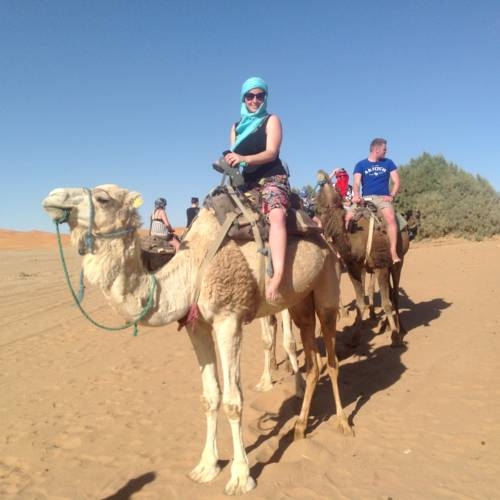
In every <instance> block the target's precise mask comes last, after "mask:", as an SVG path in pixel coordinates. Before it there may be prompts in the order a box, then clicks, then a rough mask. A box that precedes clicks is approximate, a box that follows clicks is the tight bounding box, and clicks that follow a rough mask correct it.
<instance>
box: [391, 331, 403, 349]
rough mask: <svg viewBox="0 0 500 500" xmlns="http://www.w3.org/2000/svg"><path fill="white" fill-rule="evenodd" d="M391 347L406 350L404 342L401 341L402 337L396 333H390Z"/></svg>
mask: <svg viewBox="0 0 500 500" xmlns="http://www.w3.org/2000/svg"><path fill="white" fill-rule="evenodd" d="M391 340H392V343H391V347H399V348H404V349H406V342H405V341H404V340H403V335H402V334H401V333H398V332H392V335H391Z"/></svg>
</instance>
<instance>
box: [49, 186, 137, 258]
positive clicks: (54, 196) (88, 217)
mask: <svg viewBox="0 0 500 500" xmlns="http://www.w3.org/2000/svg"><path fill="white" fill-rule="evenodd" d="M141 204H142V198H141V195H140V194H139V193H137V192H134V191H128V190H126V189H123V188H120V187H118V186H116V185H114V184H103V185H101V186H97V187H95V188H93V189H87V188H57V189H54V190H53V191H51V192H50V193H49V195H48V196H47V197H46V198H45V199H44V200H43V202H42V206H43V208H44V210H45V211H46V212H47V213H48V214H49V216H50V217H51V218H52V220H53V221H54V222H59V223H62V222H67V223H68V225H69V227H70V230H71V239H72V241H73V243H74V244H76V245H77V246H78V247H79V248H80V250H81V249H82V242H83V241H84V240H85V238H86V237H87V238H88V236H89V235H90V236H92V237H103V238H109V237H110V236H113V235H123V234H127V233H132V232H135V231H136V230H137V229H138V228H139V227H140V226H141V220H140V216H139V214H138V212H137V208H138V207H139V206H140V205H141Z"/></svg>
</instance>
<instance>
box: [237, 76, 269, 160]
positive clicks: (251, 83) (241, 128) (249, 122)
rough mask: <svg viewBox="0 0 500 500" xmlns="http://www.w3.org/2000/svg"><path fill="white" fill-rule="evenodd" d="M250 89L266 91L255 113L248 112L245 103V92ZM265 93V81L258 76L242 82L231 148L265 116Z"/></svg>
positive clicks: (255, 127) (244, 137) (256, 126)
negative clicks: (237, 119) (238, 114)
mask: <svg viewBox="0 0 500 500" xmlns="http://www.w3.org/2000/svg"><path fill="white" fill-rule="evenodd" d="M252 89H262V90H263V91H264V92H265V93H266V97H265V98H264V101H263V102H262V104H261V105H260V108H259V109H258V110H257V111H256V112H255V113H250V112H249V111H248V109H247V106H246V104H245V97H244V96H245V94H246V93H247V92H248V91H249V90H252ZM267 95H268V88H267V83H266V82H265V81H264V80H263V79H262V78H259V77H258V76H254V77H252V78H249V79H248V80H246V81H245V82H244V83H243V86H242V87H241V95H240V99H241V120H240V122H239V123H238V125H237V126H236V141H235V143H234V144H233V146H232V148H231V150H232V151H234V150H235V148H236V147H237V146H238V145H239V144H240V143H241V142H242V141H244V140H245V139H246V138H247V137H248V136H249V135H250V134H251V133H252V132H254V131H255V130H257V128H258V127H259V126H260V124H261V123H262V122H263V121H264V120H265V119H266V117H267V110H266V108H267Z"/></svg>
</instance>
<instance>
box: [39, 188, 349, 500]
mask: <svg viewBox="0 0 500 500" xmlns="http://www.w3.org/2000/svg"><path fill="white" fill-rule="evenodd" d="M139 202H140V195H139V193H136V192H130V191H128V190H126V189H122V188H119V187H118V186H115V185H112V184H106V185H102V186H98V187H96V188H94V189H92V190H89V189H86V188H59V189H55V190H53V191H52V192H51V193H50V194H49V195H48V196H47V198H45V200H44V201H43V206H44V208H45V210H46V211H47V212H48V214H49V215H50V216H51V217H52V218H53V219H54V220H55V221H61V220H66V221H67V223H68V225H69V227H70V230H71V240H72V242H73V244H74V245H76V246H78V247H79V248H80V250H81V251H82V252H85V251H86V253H85V255H84V257H83V262H82V266H83V271H84V274H85V276H86V279H87V280H88V281H89V282H90V283H91V284H95V285H99V286H100V288H101V290H102V292H103V293H104V295H105V296H106V297H107V298H108V300H109V302H110V303H111V304H113V305H114V307H115V308H116V309H117V310H118V311H119V312H120V313H121V314H122V315H123V316H124V317H125V318H126V319H127V320H134V319H136V318H137V317H139V315H141V314H142V313H143V312H144V306H145V304H146V303H147V301H148V295H149V294H150V290H151V287H150V285H151V282H152V280H153V278H152V276H154V277H155V278H156V282H157V287H156V293H155V296H154V305H153V307H152V309H151V310H150V311H149V312H148V313H147V314H146V315H145V316H144V317H143V319H142V320H141V323H142V324H146V325H151V326H160V325H164V324H167V323H171V322H174V321H179V320H181V319H183V318H186V317H188V318H189V316H187V315H188V313H192V316H191V318H193V317H194V318H195V319H194V320H192V321H190V322H188V323H187V325H186V329H187V332H188V334H189V337H190V340H191V342H192V344H193V347H194V350H195V353H196V356H197V359H198V362H199V365H200V370H201V378H202V386H203V406H204V410H205V415H206V425H207V434H206V440H205V445H204V448H203V451H202V454H201V459H200V461H199V463H198V465H197V466H196V467H195V468H194V469H193V470H192V471H191V472H190V474H189V476H190V478H191V479H192V480H194V481H196V482H199V483H205V482H208V481H211V480H212V479H214V478H215V477H216V476H217V475H218V474H219V472H220V466H219V463H218V461H219V455H218V450H217V441H216V440H217V412H218V409H219V407H220V405H221V403H222V406H223V409H224V412H225V414H226V417H227V419H228V421H229V424H230V427H231V433H232V441H233V451H234V455H233V461H232V464H231V477H230V479H229V482H228V483H227V485H226V487H225V492H226V493H227V494H231V495H233V494H242V493H246V492H248V491H250V490H251V489H253V488H254V487H255V481H254V479H253V478H252V477H251V476H250V470H249V463H248V459H247V455H246V452H245V447H244V441H243V436H242V429H241V415H242V408H243V404H242V394H241V389H240V366H239V362H240V347H241V338H242V324H243V323H245V322H248V321H251V320H252V319H254V318H257V317H263V316H268V315H270V314H273V313H275V312H278V311H279V310H282V309H284V308H288V309H289V311H290V314H291V316H292V319H293V320H294V323H295V324H296V325H297V326H298V327H299V329H300V334H301V339H302V343H303V347H304V353H305V360H306V372H307V374H306V391H305V395H304V399H303V403H302V408H301V411H300V414H299V416H298V418H297V421H296V423H295V429H294V433H295V434H294V435H295V438H301V437H304V435H305V432H306V428H307V420H308V415H309V409H310V404H311V399H312V396H313V392H314V389H315V387H316V384H317V381H318V378H319V369H318V365H317V361H316V352H317V348H316V342H315V339H314V333H315V314H316V315H317V316H318V318H319V321H320V323H321V328H322V333H323V338H324V343H325V346H326V349H327V366H328V373H329V376H330V380H331V382H332V388H333V397H334V401H335V407H336V422H337V426H338V428H339V429H340V430H341V431H343V432H344V433H346V434H347V433H351V432H352V431H351V428H350V426H349V423H348V421H347V418H346V416H345V414H344V411H343V409H342V405H341V401H340V395H339V389H338V367H339V365H338V361H337V358H336V355H335V333H336V318H337V308H338V302H339V277H338V275H337V274H336V271H335V262H336V257H335V255H334V254H333V253H332V252H331V251H330V250H329V248H328V247H327V245H326V244H325V243H324V242H322V239H321V238H320V237H317V238H316V239H315V240H314V241H313V240H311V239H309V240H307V239H297V238H293V237H290V238H289V240H290V241H289V244H288V247H287V260H286V267H285V271H286V272H285V277H284V280H283V282H282V285H281V287H280V293H281V297H282V298H281V301H280V302H279V303H269V302H267V301H266V299H265V290H264V287H265V283H264V282H263V281H264V278H263V274H262V273H261V272H260V269H261V266H260V260H259V259H262V258H263V257H262V255H261V254H260V253H259V252H257V246H256V244H255V242H253V241H250V242H235V241H232V240H229V241H228V240H225V241H224V243H223V244H222V246H221V247H220V249H219V250H218V251H217V252H216V253H215V255H213V253H212V252H211V250H212V249H213V248H214V244H217V240H218V237H219V236H220V225H219V223H218V222H217V220H216V218H215V216H214V214H213V213H212V211H211V210H209V209H206V208H203V209H201V210H200V212H199V214H198V217H197V219H196V221H195V222H194V223H193V225H192V226H191V228H190V230H189V232H188V234H187V235H186V236H185V239H184V240H183V242H182V245H181V248H180V250H179V251H178V252H177V253H176V255H175V256H174V257H173V258H172V260H171V261H170V262H169V263H168V264H166V265H165V266H164V267H162V268H161V269H159V270H158V271H157V272H156V273H154V274H153V275H151V274H148V273H147V272H145V270H144V267H143V263H142V260H141V255H140V243H139V236H138V234H137V229H138V228H139V227H140V217H139V215H138V212H137V209H136V208H135V207H137V206H138V204H139ZM89 240H90V241H91V242H92V245H90V246H89V244H88V241H89ZM207 255H213V257H212V258H208V257H207ZM266 281H267V279H266ZM193 302H195V304H193ZM196 313H197V314H198V317H197V319H196ZM216 346H217V349H218V351H219V358H220V365H221V370H222V379H223V391H222V397H221V390H220V388H219V382H218V371H217V366H216V363H217V361H216V351H215V350H216Z"/></svg>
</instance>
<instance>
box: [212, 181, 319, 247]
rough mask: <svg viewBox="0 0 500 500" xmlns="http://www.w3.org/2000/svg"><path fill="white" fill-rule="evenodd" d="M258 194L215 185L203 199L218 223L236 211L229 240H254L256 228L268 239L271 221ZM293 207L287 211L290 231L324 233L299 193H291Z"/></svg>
mask: <svg viewBox="0 0 500 500" xmlns="http://www.w3.org/2000/svg"><path fill="white" fill-rule="evenodd" d="M259 201H260V200H259V194H258V192H257V191H248V192H246V193H245V194H243V193H241V192H240V191H239V190H235V189H232V188H231V187H228V186H227V185H221V186H218V187H216V188H215V189H214V190H213V191H212V192H211V193H210V194H209V195H208V196H207V197H206V198H205V201H204V206H205V207H206V208H210V209H212V210H213V211H214V213H215V217H216V218H217V220H218V221H219V224H221V225H222V224H223V223H224V221H225V220H226V216H227V214H228V213H235V214H236V217H235V220H234V221H233V223H232V225H231V227H230V228H229V230H228V232H227V236H228V237H229V238H230V239H233V240H238V241H252V240H255V236H254V230H255V226H256V227H257V229H258V231H259V234H260V237H261V239H262V241H269V221H268V220H267V217H266V216H265V215H264V214H263V213H262V212H261V211H260V208H259V207H260V202H259ZM290 201H291V208H290V209H289V210H288V212H287V218H286V229H287V234H289V235H293V236H297V237H299V238H305V237H307V236H313V235H318V234H321V233H322V232H323V229H322V228H321V227H319V226H318V225H317V224H315V222H314V221H313V220H312V219H311V217H309V215H308V214H307V213H306V212H305V211H304V210H302V209H301V208H300V198H299V196H298V195H297V194H295V193H292V195H291V200H290Z"/></svg>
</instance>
